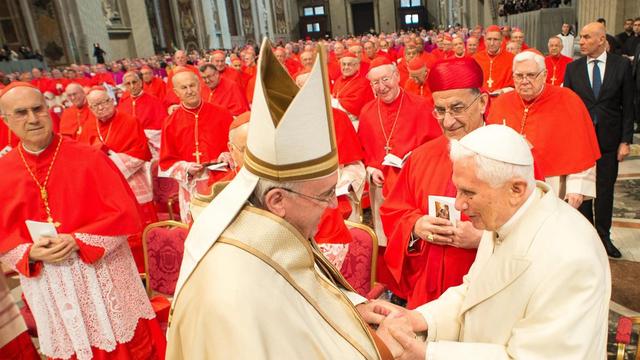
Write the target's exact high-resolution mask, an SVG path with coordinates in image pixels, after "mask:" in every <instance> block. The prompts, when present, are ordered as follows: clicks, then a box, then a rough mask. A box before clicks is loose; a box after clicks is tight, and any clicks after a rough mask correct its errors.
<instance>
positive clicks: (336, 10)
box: [329, 0, 350, 37]
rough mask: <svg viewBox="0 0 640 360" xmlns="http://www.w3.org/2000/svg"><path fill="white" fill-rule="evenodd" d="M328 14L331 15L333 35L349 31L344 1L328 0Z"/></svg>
mask: <svg viewBox="0 0 640 360" xmlns="http://www.w3.org/2000/svg"><path fill="white" fill-rule="evenodd" d="M329 16H330V17H331V34H333V36H334V37H336V36H345V35H347V33H349V31H350V30H349V28H348V25H347V4H346V1H344V0H329Z"/></svg>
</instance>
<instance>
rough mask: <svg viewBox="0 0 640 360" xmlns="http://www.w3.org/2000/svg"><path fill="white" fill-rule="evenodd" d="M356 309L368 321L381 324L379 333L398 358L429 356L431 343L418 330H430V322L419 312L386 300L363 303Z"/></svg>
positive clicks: (423, 357) (422, 358) (420, 358)
mask: <svg viewBox="0 0 640 360" xmlns="http://www.w3.org/2000/svg"><path fill="white" fill-rule="evenodd" d="M356 309H357V310H358V312H359V313H360V315H361V316H362V318H363V319H364V320H365V321H366V322H367V323H369V324H372V325H378V329H377V330H376V334H377V335H378V337H380V339H381V340H382V341H383V342H384V343H385V345H386V346H387V348H388V349H389V351H390V352H391V354H392V355H393V358H394V359H401V360H414V359H416V360H417V359H419V360H424V359H425V354H426V349H427V345H426V343H425V342H424V341H422V340H421V339H419V338H418V337H417V335H416V333H419V332H424V331H426V330H427V323H426V322H425V320H424V318H423V317H422V315H420V314H419V313H418V312H416V311H411V310H407V309H405V308H403V307H400V306H397V305H394V304H391V303H388V302H386V301H383V300H373V301H370V302H368V303H365V304H360V305H358V306H357V307H356Z"/></svg>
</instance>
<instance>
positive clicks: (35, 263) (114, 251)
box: [0, 83, 166, 359]
mask: <svg viewBox="0 0 640 360" xmlns="http://www.w3.org/2000/svg"><path fill="white" fill-rule="evenodd" d="M38 101H39V102H40V103H41V104H42V106H44V99H43V98H42V95H41V94H40V93H39V91H37V89H35V88H34V87H32V86H31V85H30V84H27V83H14V84H12V86H10V87H7V88H6V89H5V90H4V91H3V92H2V93H0V104H1V105H2V107H3V110H5V111H9V112H12V110H13V109H14V108H19V107H25V106H32V104H34V103H38ZM30 121H32V122H33V123H34V124H33V125H34V126H37V127H38V128H39V129H40V130H39V131H37V132H27V131H24V129H22V128H21V126H19V124H17V123H16V122H15V121H14V119H11V120H8V124H9V127H10V128H11V129H12V130H13V131H14V132H16V134H17V135H18V137H20V138H21V145H19V146H17V147H16V148H14V150H12V151H11V152H10V153H9V154H7V155H6V156H5V157H3V158H0V170H1V171H2V172H5V173H11V174H12V176H3V177H0V189H3V190H4V191H2V192H0V194H1V195H0V201H1V202H2V204H3V206H2V209H1V210H0V239H2V240H0V261H2V262H3V263H5V264H6V265H8V266H9V267H10V268H11V269H12V270H14V271H17V272H18V273H20V275H21V276H20V285H21V287H22V290H23V292H24V296H25V299H26V302H27V303H28V304H29V306H30V308H31V310H32V313H33V315H34V318H35V322H36V326H37V328H38V335H39V342H40V351H41V352H42V353H43V354H44V355H45V356H47V357H49V358H64V359H68V358H77V359H90V358H99V359H122V358H126V359H129V358H135V359H162V358H164V350H165V349H164V348H165V346H166V342H165V339H164V336H163V334H162V331H161V330H160V327H159V325H158V323H157V321H156V320H155V314H154V312H153V309H152V307H151V304H150V303H149V299H148V298H147V295H146V292H145V290H144V288H143V286H142V283H141V282H140V278H139V274H138V271H137V269H136V266H135V263H134V261H133V258H132V256H131V251H130V250H129V247H128V246H127V242H126V239H127V236H128V235H129V234H133V233H138V232H140V231H141V230H142V226H141V225H142V224H141V221H140V216H139V213H138V209H137V207H138V206H137V204H136V200H135V197H134V194H133V193H132V192H131V189H130V187H129V186H128V184H127V182H126V181H125V180H124V178H123V177H122V175H121V173H120V171H118V168H117V167H116V166H115V165H114V164H113V162H112V161H110V160H109V159H108V158H107V157H106V156H105V155H104V153H103V152H101V151H98V150H96V149H93V148H91V147H89V146H86V145H84V144H80V143H78V142H75V141H71V140H69V139H66V138H63V137H60V136H59V135H56V134H53V132H52V131H51V119H50V118H49V117H48V116H46V115H41V116H36V117H32V118H31V120H30ZM105 189H108V191H107V190H105ZM105 191H106V192H105ZM25 220H31V221H36V222H40V223H49V224H50V225H49V226H50V227H52V228H55V232H53V231H51V232H49V234H50V235H49V236H47V237H43V236H42V235H38V233H34V238H32V236H31V234H30V231H29V229H28V227H27V225H26V224H25ZM32 230H33V228H32ZM34 231H35V230H34Z"/></svg>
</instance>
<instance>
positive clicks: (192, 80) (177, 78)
mask: <svg viewBox="0 0 640 360" xmlns="http://www.w3.org/2000/svg"><path fill="white" fill-rule="evenodd" d="M172 82H173V91H174V92H175V93H176V95H177V96H178V98H180V101H181V102H182V103H183V104H184V105H185V106H187V107H189V108H196V107H198V106H199V105H200V81H199V79H198V76H197V75H196V74H194V73H192V72H191V71H182V72H179V73H177V74H175V75H173V79H172Z"/></svg>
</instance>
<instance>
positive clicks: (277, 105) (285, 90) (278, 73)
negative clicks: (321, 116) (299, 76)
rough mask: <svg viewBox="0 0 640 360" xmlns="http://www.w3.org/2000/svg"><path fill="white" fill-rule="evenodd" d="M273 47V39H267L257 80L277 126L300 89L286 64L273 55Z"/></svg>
mask: <svg viewBox="0 0 640 360" xmlns="http://www.w3.org/2000/svg"><path fill="white" fill-rule="evenodd" d="M271 48H272V45H271V41H269V40H268V39H265V40H264V42H263V43H262V46H261V49H260V61H259V63H260V69H259V72H258V74H259V75H260V78H258V79H256V81H257V82H258V84H257V85H258V86H261V87H262V93H263V94H264V97H265V100H266V101H267V108H268V109H269V113H270V115H271V121H273V127H274V128H277V127H278V125H279V124H280V121H281V120H282V117H283V116H284V114H285V113H286V112H287V109H288V108H289V105H290V104H291V102H292V101H293V99H294V98H295V97H296V95H297V94H298V91H299V90H300V89H299V88H298V86H297V85H296V83H295V82H294V81H293V79H292V78H291V76H290V75H289V73H288V72H287V70H286V69H285V68H284V66H283V65H282V64H280V62H279V61H278V59H276V56H275V55H273V51H272V50H271Z"/></svg>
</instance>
